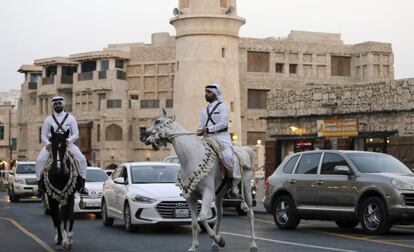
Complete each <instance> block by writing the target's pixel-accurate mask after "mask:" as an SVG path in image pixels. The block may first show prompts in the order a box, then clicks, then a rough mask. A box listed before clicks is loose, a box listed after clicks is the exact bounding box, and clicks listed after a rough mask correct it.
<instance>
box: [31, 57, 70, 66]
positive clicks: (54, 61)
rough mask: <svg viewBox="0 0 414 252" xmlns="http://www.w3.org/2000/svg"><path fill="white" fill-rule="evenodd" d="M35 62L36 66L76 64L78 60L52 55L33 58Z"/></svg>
mask: <svg viewBox="0 0 414 252" xmlns="http://www.w3.org/2000/svg"><path fill="white" fill-rule="evenodd" d="M35 64H36V65H38V66H47V65H78V62H76V61H72V60H70V59H69V58H67V57H52V58H44V59H37V60H35Z"/></svg>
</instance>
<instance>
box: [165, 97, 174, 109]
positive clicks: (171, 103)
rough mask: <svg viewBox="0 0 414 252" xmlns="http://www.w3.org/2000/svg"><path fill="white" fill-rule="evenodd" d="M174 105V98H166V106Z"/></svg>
mask: <svg viewBox="0 0 414 252" xmlns="http://www.w3.org/2000/svg"><path fill="white" fill-rule="evenodd" d="M173 105H174V100H173V99H167V100H165V107H167V108H172V107H173Z"/></svg>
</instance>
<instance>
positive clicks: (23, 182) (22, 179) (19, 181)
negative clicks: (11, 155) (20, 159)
mask: <svg viewBox="0 0 414 252" xmlns="http://www.w3.org/2000/svg"><path fill="white" fill-rule="evenodd" d="M16 183H19V184H26V181H24V178H16Z"/></svg>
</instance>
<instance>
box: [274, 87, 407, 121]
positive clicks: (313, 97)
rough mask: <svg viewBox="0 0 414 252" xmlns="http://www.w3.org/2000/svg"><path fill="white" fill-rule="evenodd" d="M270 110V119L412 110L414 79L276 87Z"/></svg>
mask: <svg viewBox="0 0 414 252" xmlns="http://www.w3.org/2000/svg"><path fill="white" fill-rule="evenodd" d="M267 109H268V116H269V117H270V118H284V117H306V116H317V115H328V116H329V115H345V114H359V113H365V114H370V113H377V112H379V113H387V112H403V111H411V110H414V79H403V80H393V81H378V82H369V83H358V84H352V85H345V86H340V87H337V86H336V87H335V86H331V87H315V88H311V89H298V90H274V91H271V92H269V94H268V101H267Z"/></svg>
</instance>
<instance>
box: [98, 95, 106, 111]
mask: <svg viewBox="0 0 414 252" xmlns="http://www.w3.org/2000/svg"><path fill="white" fill-rule="evenodd" d="M98 100H99V101H98V111H100V110H101V101H102V100H106V94H98Z"/></svg>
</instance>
